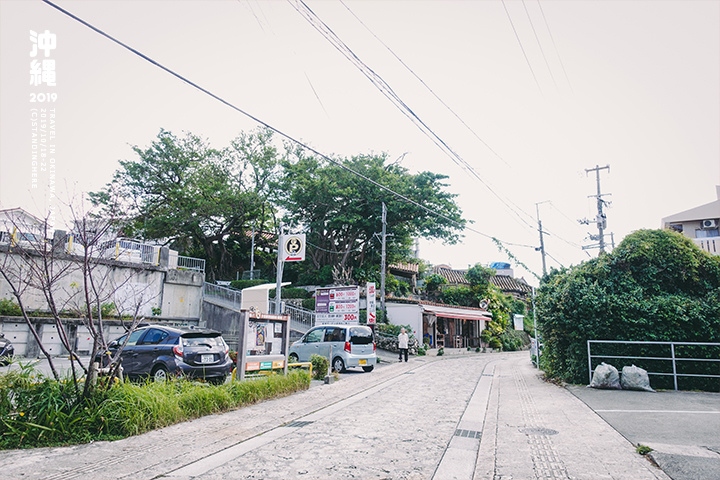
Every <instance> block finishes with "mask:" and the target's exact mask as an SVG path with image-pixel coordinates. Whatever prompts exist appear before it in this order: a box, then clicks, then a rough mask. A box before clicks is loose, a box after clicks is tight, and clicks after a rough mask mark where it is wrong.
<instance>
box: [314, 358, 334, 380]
mask: <svg viewBox="0 0 720 480" xmlns="http://www.w3.org/2000/svg"><path fill="white" fill-rule="evenodd" d="M310 363H312V371H313V378H314V379H315V380H322V379H323V378H325V375H327V371H328V367H329V366H330V362H329V361H328V359H327V358H325V357H323V356H320V355H311V356H310Z"/></svg>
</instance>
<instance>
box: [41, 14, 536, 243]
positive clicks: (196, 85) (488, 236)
mask: <svg viewBox="0 0 720 480" xmlns="http://www.w3.org/2000/svg"><path fill="white" fill-rule="evenodd" d="M42 2H43V3H45V4H47V5H49V6H51V7H53V8H55V9H56V10H58V11H60V12H62V13H63V14H65V15H67V16H68V17H70V18H72V19H73V20H75V21H77V22H79V23H81V24H83V25H85V26H86V27H88V28H89V29H91V30H93V31H94V32H96V33H98V34H99V35H102V36H103V37H105V38H107V39H108V40H110V41H112V42H114V43H116V44H118V45H120V46H121V47H123V48H125V49H126V50H128V51H130V52H132V53H134V54H135V55H137V56H138V57H140V58H142V59H143V60H145V61H147V62H149V63H151V64H152V65H154V66H156V67H158V68H160V69H161V70H164V71H165V72H166V73H169V74H170V75H172V76H173V77H175V78H177V79H178V80H181V81H182V82H184V83H186V84H188V85H190V86H191V87H193V88H195V89H197V90H199V91H201V92H203V93H204V94H206V95H208V96H210V97H212V98H213V99H215V100H217V101H218V102H220V103H222V104H223V105H225V106H227V107H230V108H231V109H233V110H235V111H237V112H238V113H241V114H243V115H245V116H246V117H248V118H250V119H251V120H253V121H255V122H256V123H258V124H260V125H262V126H264V127H266V128H268V129H270V130H272V131H273V132H275V133H277V134H278V135H280V136H282V137H283V138H285V139H287V140H290V141H291V142H293V143H295V144H297V145H299V146H301V147H303V148H305V149H306V150H308V151H310V152H312V153H314V154H315V155H317V156H318V157H320V158H322V159H324V160H326V161H328V162H330V163H332V164H334V165H336V166H338V167H340V168H342V169H343V170H345V171H347V172H349V173H351V174H353V175H355V176H357V177H359V178H361V179H363V180H365V181H367V182H368V183H371V184H372V185H374V186H376V187H378V188H379V189H381V190H383V191H385V192H387V193H389V194H391V195H393V196H395V197H397V198H399V199H400V200H402V201H404V202H406V203H409V204H411V205H414V206H416V207H418V208H420V209H422V210H424V211H426V212H428V213H430V214H431V215H434V216H436V217H440V218H443V219H445V220H447V221H448V222H450V223H451V224H453V225H456V226H457V227H459V228H462V229H464V230H469V231H471V232H473V233H476V234H478V235H481V236H483V237H485V238H488V239H491V240H493V241H496V242H500V243H502V244H507V245H513V246H522V247H528V248H534V247H533V246H531V245H522V244H517V243H512V242H506V241H502V240H499V239H498V238H496V237H494V236H492V235H488V234H486V233H484V232H481V231H479V230H476V229H474V228H471V227H468V226H467V225H465V224H464V223H463V222H461V221H458V220H455V219H453V218H451V217H449V216H448V215H446V214H444V213H441V212H438V211H436V210H432V209H430V208H429V207H426V206H424V205H422V204H420V203H418V202H416V201H415V200H412V199H411V198H408V197H407V196H405V195H403V194H401V193H399V192H396V191H394V190H392V189H391V188H389V187H386V186H385V185H383V184H381V183H379V182H377V181H375V180H373V179H371V178H369V177H367V176H365V175H363V174H362V173H360V172H357V171H355V170H353V169H352V168H350V167H348V166H347V165H344V164H343V163H342V162H339V161H337V160H334V159H332V158H330V157H329V156H327V155H325V154H324V153H322V152H320V151H318V150H316V149H315V148H313V147H310V146H309V145H306V144H304V143H303V142H301V141H300V140H297V139H295V138H294V137H292V136H290V135H289V134H286V133H284V132H283V131H281V130H279V129H277V128H275V127H273V126H272V125H270V124H268V123H266V122H264V121H262V120H261V119H259V118H258V117H256V116H254V115H252V114H250V113H249V112H247V111H245V110H243V109H241V108H239V107H237V106H235V105H233V104H232V103H230V102H228V101H227V100H225V99H223V98H222V97H219V96H218V95H216V94H214V93H212V92H210V91H209V90H207V89H205V88H203V87H201V86H200V85H198V84H196V83H194V82H192V81H191V80H189V79H187V78H185V77H184V76H182V75H180V74H179V73H176V72H175V71H173V70H171V69H170V68H168V67H166V66H164V65H162V64H161V63H159V62H157V61H156V60H153V59H152V58H150V57H148V56H147V55H145V54H143V53H142V52H140V51H138V50H136V49H134V48H132V47H131V46H129V45H127V44H125V43H123V42H121V41H120V40H118V39H116V38H115V37H113V36H112V35H110V34H108V33H106V32H104V31H103V30H101V29H99V28H97V27H95V26H93V25H92V24H90V23H88V22H86V21H85V20H83V19H81V18H80V17H78V16H76V15H74V14H73V13H71V12H69V11H67V10H65V9H64V8H62V7H60V6H59V5H56V4H55V3H53V2H51V1H50V0H42Z"/></svg>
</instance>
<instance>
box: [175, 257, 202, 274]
mask: <svg viewBox="0 0 720 480" xmlns="http://www.w3.org/2000/svg"><path fill="white" fill-rule="evenodd" d="M169 263H170V265H169V266H170V268H174V269H177V270H193V271H196V272H203V273H205V259H204V258H193V257H183V256H182V255H178V254H176V253H171V254H170V261H169Z"/></svg>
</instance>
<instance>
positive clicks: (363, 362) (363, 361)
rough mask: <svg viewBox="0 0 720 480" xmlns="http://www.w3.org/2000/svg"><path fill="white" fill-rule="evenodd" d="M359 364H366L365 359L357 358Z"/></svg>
mask: <svg viewBox="0 0 720 480" xmlns="http://www.w3.org/2000/svg"><path fill="white" fill-rule="evenodd" d="M358 362H359V363H360V365H367V360H358Z"/></svg>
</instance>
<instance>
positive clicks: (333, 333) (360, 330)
mask: <svg viewBox="0 0 720 480" xmlns="http://www.w3.org/2000/svg"><path fill="white" fill-rule="evenodd" d="M314 354H315V355H320V356H323V357H328V354H329V358H330V364H331V365H332V368H333V370H335V371H337V372H342V371H344V370H345V369H346V368H347V367H362V369H363V370H365V371H366V372H371V371H372V369H373V368H374V367H375V364H376V363H377V355H375V341H374V338H373V332H372V330H371V329H370V327H366V326H364V325H320V326H317V327H313V328H312V329H310V330H308V331H307V333H305V335H303V336H302V338H300V340H298V341H296V342H295V343H293V344H292V345H291V346H290V353H289V355H288V361H289V362H290V363H294V362H308V361H310V357H311V356H312V355H314Z"/></svg>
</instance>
